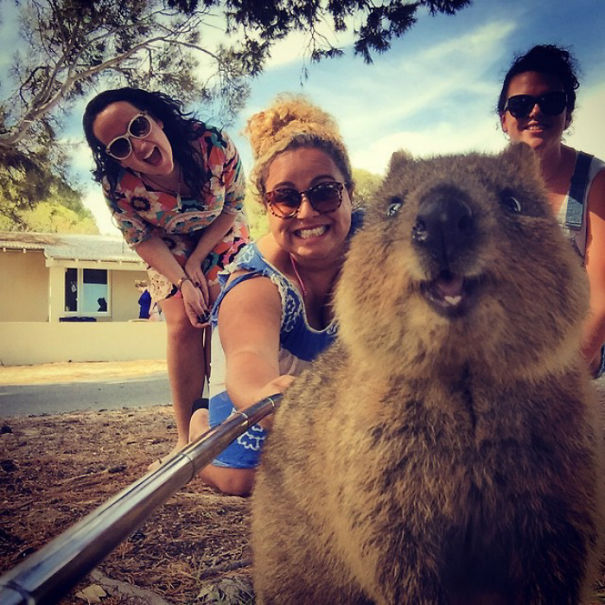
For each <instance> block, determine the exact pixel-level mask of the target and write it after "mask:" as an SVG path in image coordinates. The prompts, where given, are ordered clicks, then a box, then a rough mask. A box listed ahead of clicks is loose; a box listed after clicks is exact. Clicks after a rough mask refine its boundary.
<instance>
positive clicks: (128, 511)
mask: <svg viewBox="0 0 605 605" xmlns="http://www.w3.org/2000/svg"><path fill="white" fill-rule="evenodd" d="M281 397H282V396H281V395H279V394H278V395H272V396H271V397H267V398H266V399H263V400H262V401H259V402H257V403H255V404H253V405H251V406H250V407H249V408H246V409H245V410H243V411H239V412H237V413H235V414H233V415H232V416H230V417H229V418H227V420H225V422H223V423H222V424H220V425H219V426H217V427H215V428H213V429H210V430H209V431H208V432H207V433H204V434H203V435H201V436H200V437H199V438H198V439H197V440H196V441H194V442H192V443H190V444H189V445H188V446H187V447H185V448H183V449H182V450H180V451H179V452H177V453H176V454H175V455H174V456H173V457H172V458H170V459H169V460H167V461H166V462H165V463H164V464H163V465H162V466H160V467H159V468H158V469H157V470H155V471H153V472H151V473H148V474H147V475H145V476H144V477H141V479H139V480H138V481H135V482H134V483H133V484H132V485H130V486H129V487H127V488H126V489H124V490H123V491H121V492H120V493H119V494H117V495H116V496H114V497H113V498H112V499H111V500H108V501H107V502H106V503H105V504H102V505H101V506H100V507H99V508H97V509H96V510H94V511H93V512H92V513H90V514H89V515H87V516H86V517H84V519H82V520H81V521H79V522H78V523H76V524H75V525H73V526H72V527H70V528H69V529H67V530H66V531H65V532H63V533H62V534H60V535H59V536H57V537H56V538H55V539H54V540H52V541H51V542H49V543H48V544H46V545H45V546H43V547H42V548H41V549H40V550H38V551H37V552H35V553H34V554H32V555H31V556H30V557H28V558H27V559H26V560H25V561H23V562H22V563H20V564H19V565H17V566H16V567H14V568H13V569H11V570H9V571H8V572H6V573H5V574H4V575H3V576H1V577H0V603H2V604H3V605H32V604H34V603H54V602H56V601H57V600H59V599H60V598H61V597H62V596H63V595H64V594H65V593H66V592H67V591H68V590H69V589H70V588H71V587H72V586H73V585H74V584H75V583H76V582H77V581H78V580H80V579H81V578H82V577H83V576H84V575H85V574H86V573H88V572H89V571H90V570H91V569H92V568H93V567H94V566H95V565H96V564H97V563H98V562H99V561H101V560H102V559H103V558H104V557H105V556H106V555H107V554H109V553H110V552H111V551H112V550H113V549H114V548H115V547H116V546H117V545H118V544H119V543H120V542H121V541H122V540H123V539H124V538H126V537H127V536H128V535H130V534H131V533H132V532H133V531H134V530H135V529H136V527H137V526H138V525H139V524H140V523H142V522H143V521H144V520H145V519H146V518H147V517H148V516H149V515H150V514H151V512H152V511H153V510H154V509H155V508H156V507H157V506H159V505H160V504H162V503H163V502H164V501H165V500H167V499H168V497H169V496H171V495H172V494H173V493H174V492H176V491H177V490H179V489H180V488H181V487H183V486H184V485H186V484H187V483H189V481H191V479H193V477H195V475H196V474H197V473H198V471H200V470H201V469H202V468H204V467H205V466H206V465H207V464H209V463H210V462H211V461H212V460H213V459H214V458H215V456H216V455H217V454H218V453H220V452H221V451H222V450H223V449H225V447H227V446H228V445H229V444H230V443H231V442H232V441H233V440H234V439H235V438H236V437H238V436H239V435H241V434H243V433H244V432H245V431H246V430H247V429H248V428H250V427H251V426H252V425H253V424H256V423H257V422H259V421H260V420H262V419H263V418H264V417H265V416H268V415H269V414H270V413H271V412H273V411H274V410H275V409H276V408H277V406H278V403H279V400H280V399H281Z"/></svg>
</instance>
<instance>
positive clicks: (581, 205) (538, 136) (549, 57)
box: [498, 44, 605, 377]
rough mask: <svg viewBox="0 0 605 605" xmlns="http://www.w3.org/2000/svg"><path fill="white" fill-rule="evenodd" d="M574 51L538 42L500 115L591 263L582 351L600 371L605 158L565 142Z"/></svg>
mask: <svg viewBox="0 0 605 605" xmlns="http://www.w3.org/2000/svg"><path fill="white" fill-rule="evenodd" d="M574 63H575V62H574V59H573V57H572V56H571V55H570V53H569V52H568V51H567V50H565V49H563V48H559V47H557V46H553V45H550V44H547V45H538V46H534V47H533V48H532V49H531V50H530V51H528V52H527V53H526V54H524V55H522V56H520V57H518V58H517V59H516V60H515V61H514V62H513V64H512V66H511V68H510V69H509V70H508V72H507V74H506V76H505V78H504V83H503V85H502V90H501V91H500V97H499V100H498V114H499V115H500V121H501V124H502V130H503V131H504V132H505V133H506V134H507V135H508V136H509V138H510V140H511V141H515V142H519V141H521V142H524V143H527V144H528V145H529V146H530V147H532V148H533V149H534V151H535V152H536V154H537V156H538V158H539V160H540V169H541V172H542V177H543V179H544V182H545V185H546V189H547V192H548V199H549V201H550V205H551V207H552V211H553V212H554V214H555V216H557V218H558V219H559V222H560V223H561V226H562V227H563V229H564V230H565V232H566V233H567V234H568V236H569V238H570V239H571V241H572V244H573V245H574V246H575V247H576V249H577V251H578V253H579V254H580V256H581V257H582V258H583V260H584V265H585V267H586V271H587V273H588V279H589V281H590V314H589V317H588V318H587V320H586V323H585V325H584V335H583V341H582V354H583V355H584V357H585V358H586V361H587V362H588V363H589V364H590V367H591V369H592V372H593V375H594V376H595V377H597V376H599V375H600V374H601V373H602V372H603V370H604V368H605V356H604V355H603V343H604V342H605V163H603V162H602V161H601V160H599V159H597V158H595V157H593V156H591V155H588V154H586V153H584V152H582V151H578V150H576V149H573V148H572V147H569V146H568V145H564V144H563V143H562V137H563V132H564V131H565V130H566V129H567V128H568V127H569V125H570V124H571V120H572V114H573V111H574V108H575V104H576V89H577V88H578V87H579V82H578V79H577V77H576V74H575V65H574Z"/></svg>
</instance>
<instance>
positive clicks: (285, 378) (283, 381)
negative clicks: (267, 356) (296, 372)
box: [255, 374, 296, 431]
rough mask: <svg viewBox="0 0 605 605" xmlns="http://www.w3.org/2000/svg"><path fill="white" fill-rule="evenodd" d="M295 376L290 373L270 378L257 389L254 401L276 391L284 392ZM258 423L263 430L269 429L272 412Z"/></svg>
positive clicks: (271, 424) (271, 421) (271, 425)
mask: <svg viewBox="0 0 605 605" xmlns="http://www.w3.org/2000/svg"><path fill="white" fill-rule="evenodd" d="M295 378H296V377H295V376H292V375H291V374H282V375H281V376H278V377H277V378H274V379H273V380H270V381H269V382H268V383H267V384H266V385H265V386H263V387H262V388H261V389H259V390H258V391H257V394H256V397H255V401H261V400H262V399H265V397H270V396H271V395H275V394H276V393H284V392H285V391H286V389H287V388H288V387H289V386H290V385H291V384H292V382H293V381H294V379H295ZM259 424H260V425H261V426H262V427H263V429H265V431H270V430H271V429H272V428H273V414H269V416H265V417H264V418H263V419H262V420H261V421H260V422H259Z"/></svg>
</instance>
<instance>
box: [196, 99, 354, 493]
mask: <svg viewBox="0 0 605 605" xmlns="http://www.w3.org/2000/svg"><path fill="white" fill-rule="evenodd" d="M247 135H248V137H249V139H250V143H251V145H252V150H253V154H254V159H255V166H254V169H253V175H252V176H253V184H254V186H255V188H256V193H257V197H258V201H259V202H260V203H261V204H262V205H263V206H264V208H265V210H266V211H267V212H268V221H269V233H268V234H267V235H265V236H263V237H262V238H260V239H259V240H258V241H257V242H254V243H252V244H248V245H247V246H246V247H245V248H244V249H243V250H242V252H241V253H240V254H239V255H238V257H237V259H236V261H235V262H234V263H233V264H232V265H230V266H229V267H228V272H226V273H223V274H222V275H221V279H222V283H223V288H222V291H221V294H220V295H219V298H218V299H217V304H216V305H215V307H214V310H213V314H212V318H211V321H212V325H213V336H212V373H211V380H210V410H209V415H208V411H206V410H198V411H197V412H196V413H195V414H194V417H193V419H192V431H194V433H195V434H200V433H201V432H203V431H205V430H207V429H208V426H212V427H213V426H216V425H217V424H219V423H221V422H222V421H223V420H225V419H226V418H227V417H228V416H229V415H230V414H231V413H232V412H233V411H234V409H242V408H245V407H247V406H249V405H251V404H252V403H254V402H255V401H258V400H260V399H262V398H264V397H266V396H268V395H272V394H274V393H276V392H281V391H283V390H284V389H285V388H287V386H288V385H289V384H290V383H291V382H292V380H294V377H295V376H297V375H299V374H300V373H301V371H302V370H303V369H304V368H305V367H306V366H307V365H308V364H309V362H310V361H311V360H312V359H314V358H315V357H316V356H317V355H318V354H319V353H320V352H321V351H323V350H324V349H325V348H326V347H327V346H328V345H329V344H330V343H331V342H332V341H333V339H334V336H335V331H336V326H335V324H334V320H333V317H332V307H331V302H332V292H333V288H334V285H335V281H336V278H337V276H338V274H339V272H340V269H341V266H342V263H343V260H344V256H345V252H346V249H347V245H348V238H349V235H350V233H351V232H352V231H353V230H354V228H355V227H356V226H357V224H359V222H360V219H361V215H360V213H359V212H353V211H352V201H351V198H352V194H353V182H352V174H351V165H350V162H349V157H348V153H347V150H346V148H345V146H344V144H343V142H342V139H341V137H340V134H339V131H338V127H337V126H336V123H335V122H334V120H333V118H332V117H331V116H330V115H328V114H327V113H325V112H324V111H322V110H321V109H319V108H318V107H316V106H315V105H313V104H311V103H310V102H309V101H308V100H306V99H305V98H303V97H299V96H282V97H278V99H277V100H276V101H275V102H274V103H273V104H272V105H271V106H270V107H269V108H268V109H266V110H265V111H262V112H260V113H257V114H255V115H253V116H252V117H251V118H250V120H249V121H248V126H247ZM269 428H270V419H269V420H268V421H266V422H265V421H264V422H263V427H261V426H258V425H257V426H254V427H252V428H251V429H249V430H248V431H247V432H246V433H245V434H244V435H242V436H241V437H239V438H238V439H237V440H236V441H235V442H233V443H232V444H231V445H230V446H229V447H228V448H227V449H226V450H224V451H223V452H222V453H221V454H220V455H219V456H218V458H217V459H216V460H215V461H214V462H213V463H212V464H211V465H209V466H207V467H206V468H205V469H204V470H203V471H202V473H201V476H202V478H203V479H204V480H205V481H206V482H207V483H209V484H210V485H213V486H214V487H216V488H217V489H219V490H221V491H223V492H226V493H230V494H237V495H247V494H249V493H250V491H251V489H252V486H253V482H254V473H255V468H256V466H257V464H258V462H259V456H260V450H261V448H262V445H263V441H264V439H265V434H266V433H265V431H266V430H268V429H269ZM192 436H194V435H192Z"/></svg>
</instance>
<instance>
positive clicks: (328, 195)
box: [307, 183, 342, 212]
mask: <svg viewBox="0 0 605 605" xmlns="http://www.w3.org/2000/svg"><path fill="white" fill-rule="evenodd" d="M307 197H308V198H309V201H310V202H311V206H313V208H315V210H317V212H333V211H334V210H336V209H337V208H338V207H339V206H340V202H341V201H342V185H341V184H340V183H320V184H319V185H315V187H311V189H309V190H308V191H307Z"/></svg>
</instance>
